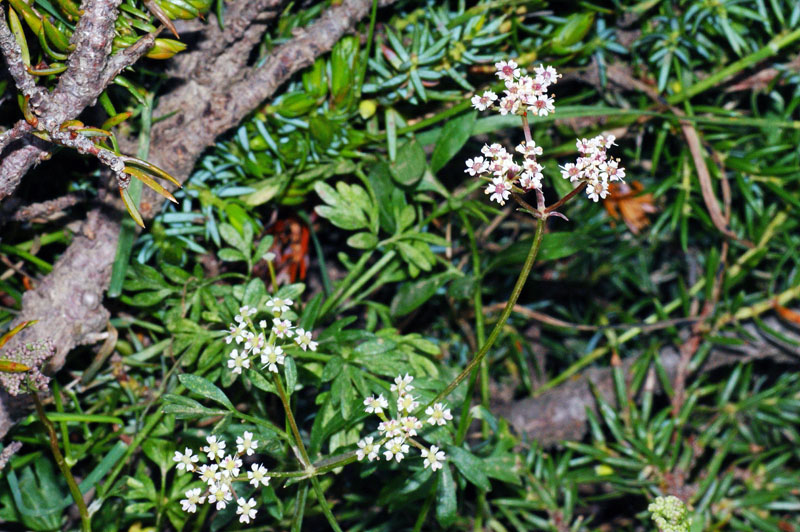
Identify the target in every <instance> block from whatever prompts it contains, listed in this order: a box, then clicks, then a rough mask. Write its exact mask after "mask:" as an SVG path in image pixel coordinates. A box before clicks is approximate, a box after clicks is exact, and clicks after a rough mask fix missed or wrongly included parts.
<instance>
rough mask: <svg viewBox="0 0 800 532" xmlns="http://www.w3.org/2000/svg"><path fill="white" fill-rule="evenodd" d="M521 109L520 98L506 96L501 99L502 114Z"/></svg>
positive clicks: (512, 112) (513, 112)
mask: <svg viewBox="0 0 800 532" xmlns="http://www.w3.org/2000/svg"><path fill="white" fill-rule="evenodd" d="M518 110H519V99H518V98H515V97H512V96H506V97H505V98H503V99H502V100H500V114H501V115H503V116H505V115H507V114H509V113H511V114H512V115H513V114H515V113H516V112H517V111H518Z"/></svg>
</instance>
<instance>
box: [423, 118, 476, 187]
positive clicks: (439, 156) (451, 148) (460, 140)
mask: <svg viewBox="0 0 800 532" xmlns="http://www.w3.org/2000/svg"><path fill="white" fill-rule="evenodd" d="M476 116H477V115H476V113H475V112H474V111H473V112H468V113H464V114H463V115H461V116H459V117H458V118H455V119H453V120H450V121H449V122H447V123H446V124H445V125H444V127H443V128H442V133H441V135H439V139H438V140H437V141H436V147H435V148H434V149H433V155H431V169H432V170H433V172H434V173H436V172H438V171H439V170H441V169H442V168H444V165H446V164H447V163H448V161H450V159H452V158H453V157H454V156H455V154H457V153H458V152H459V151H460V150H461V148H463V147H464V144H466V143H467V140H469V137H470V135H472V126H474V125H475V118H476Z"/></svg>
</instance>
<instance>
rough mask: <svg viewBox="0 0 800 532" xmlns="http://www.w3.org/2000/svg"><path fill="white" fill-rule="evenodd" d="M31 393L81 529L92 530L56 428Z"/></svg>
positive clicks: (87, 512)
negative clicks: (75, 506) (78, 515)
mask: <svg viewBox="0 0 800 532" xmlns="http://www.w3.org/2000/svg"><path fill="white" fill-rule="evenodd" d="M32 395H33V404H34V405H36V413H37V414H38V415H39V419H40V420H41V422H42V423H43V424H44V427H45V429H46V430H47V435H48V436H49V438H50V449H51V450H52V451H53V457H54V458H55V459H56V464H57V465H58V468H59V469H60V470H61V474H62V475H64V478H65V479H66V481H67V486H69V492H70V493H71V494H72V498H73V499H74V500H75V504H77V505H78V512H79V513H80V516H81V530H82V531H83V532H90V531H91V530H92V525H91V520H90V519H91V518H90V517H89V510H88V509H87V508H86V502H85V501H84V500H83V495H81V490H80V488H78V484H77V483H76V482H75V477H73V476H72V471H70V469H69V466H68V465H67V462H66V461H65V460H64V456H63V455H62V454H61V449H59V447H58V436H57V435H56V429H55V427H54V426H53V423H52V422H51V421H50V420H49V419H47V415H46V414H45V413H44V406H43V405H42V401H41V399H39V394H37V393H36V392H35V391H34V392H33V393H32Z"/></svg>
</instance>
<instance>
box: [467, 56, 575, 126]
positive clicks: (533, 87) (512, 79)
mask: <svg viewBox="0 0 800 532" xmlns="http://www.w3.org/2000/svg"><path fill="white" fill-rule="evenodd" d="M494 66H495V68H497V77H499V78H500V79H501V80H503V81H504V82H505V85H506V90H504V91H503V92H504V93H505V96H503V97H502V98H500V100H499V102H498V101H497V100H498V97H497V94H495V93H494V92H492V91H490V90H489V91H484V93H483V94H482V95H477V94H476V95H475V96H473V97H472V106H473V107H474V108H475V109H477V110H478V111H485V110H486V109H491V108H492V107H493V106H494V105H495V102H497V110H498V111H500V114H501V115H507V114H509V113H510V114H520V115H522V114H526V113H531V114H534V115H537V116H547V115H548V114H549V113H552V112H553V111H555V107H554V105H553V103H554V100H553V98H552V97H551V96H548V94H547V89H548V87H550V85H551V84H555V83H557V82H558V78H560V77H561V75H560V74H558V73H557V72H556V69H555V68H553V67H551V66H547V67H545V66H542V65H539V66H538V67H536V68H534V69H533V71H534V74H535V76H534V77H530V76H523V75H522V71H521V70H520V69H519V66H518V65H517V63H515V62H514V61H513V60H508V61H500V62H499V63H495V65H494Z"/></svg>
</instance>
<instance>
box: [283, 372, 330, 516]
mask: <svg viewBox="0 0 800 532" xmlns="http://www.w3.org/2000/svg"><path fill="white" fill-rule="evenodd" d="M275 387H276V388H277V389H278V395H279V396H280V398H281V403H283V409H284V411H285V412H286V419H287V420H288V421H289V426H290V427H291V429H292V435H293V436H294V439H295V442H296V443H297V449H298V451H299V452H300V457H301V458H302V462H303V464H302V465H303V467H304V468H306V470H307V471H308V472H309V473H310V478H311V486H312V487H313V488H314V493H315V494H316V495H317V500H318V501H319V505H320V507H322V513H323V514H325V517H326V518H327V519H328V523H330V525H331V528H333V530H335V531H336V532H342V529H341V528H340V527H339V524H338V523H337V522H336V518H335V517H334V516H333V512H331V508H330V506H328V501H327V499H325V494H324V493H323V492H322V486H320V484H319V479H317V477H316V473H317V472H316V471H315V470H314V466H313V465H312V464H311V459H310V458H309V457H308V451H306V446H305V444H304V443H303V438H302V437H301V436H300V431H299V430H298V428H297V422H296V421H295V419H294V414H293V413H292V405H290V404H289V397H288V396H287V395H286V390H284V389H283V383H282V382H281V378H280V376H278V375H275Z"/></svg>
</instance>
